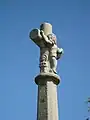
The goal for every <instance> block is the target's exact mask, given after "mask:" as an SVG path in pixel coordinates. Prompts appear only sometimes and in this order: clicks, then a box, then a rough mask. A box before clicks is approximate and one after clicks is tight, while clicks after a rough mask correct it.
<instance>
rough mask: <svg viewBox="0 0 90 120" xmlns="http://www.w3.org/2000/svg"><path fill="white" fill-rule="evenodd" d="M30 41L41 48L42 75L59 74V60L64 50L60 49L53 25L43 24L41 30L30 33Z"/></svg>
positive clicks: (40, 65)
mask: <svg viewBox="0 0 90 120" xmlns="http://www.w3.org/2000/svg"><path fill="white" fill-rule="evenodd" d="M30 39H31V40H32V41H33V42H34V43H35V44H36V45H38V46H39V47H40V64H39V67H40V73H48V72H51V73H54V74H57V71H56V68H57V60H58V59H59V58H60V57H61V55H62V54H63V49H62V48H58V46H57V38H56V35H55V34H53V33H52V25H51V24H49V23H43V24H41V25H40V30H39V29H33V30H32V31H31V32H30Z"/></svg>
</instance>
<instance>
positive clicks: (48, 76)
mask: <svg viewBox="0 0 90 120" xmlns="http://www.w3.org/2000/svg"><path fill="white" fill-rule="evenodd" d="M46 81H53V83H54V84H56V85H58V84H59V83H60V77H59V76H58V75H57V74H54V73H40V74H39V75H37V76H36V77H35V83H36V84H37V85H39V84H44V83H45V82H46Z"/></svg>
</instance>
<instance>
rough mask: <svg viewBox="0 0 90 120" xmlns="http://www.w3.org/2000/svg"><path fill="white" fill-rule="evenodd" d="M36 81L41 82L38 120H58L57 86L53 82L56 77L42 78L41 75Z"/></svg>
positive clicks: (39, 85)
mask: <svg viewBox="0 0 90 120" xmlns="http://www.w3.org/2000/svg"><path fill="white" fill-rule="evenodd" d="M50 77H51V78H50ZM36 79H38V80H37V81H38V82H39V84H38V101H37V104H38V105H37V108H38V109H37V120H58V101H57V85H56V84H55V82H53V81H54V79H55V77H54V76H49V77H48V76H46V77H43V78H42V77H41V75H40V77H37V78H36ZM51 79H52V80H51Z"/></svg>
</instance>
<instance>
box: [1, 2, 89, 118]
mask: <svg viewBox="0 0 90 120" xmlns="http://www.w3.org/2000/svg"><path fill="white" fill-rule="evenodd" d="M44 21H46V22H50V23H51V24H52V25H53V31H54V33H55V34H56V35H57V38H58V43H59V45H61V46H62V47H63V49H64V52H65V53H64V56H63V57H62V58H61V60H59V61H58V74H59V75H60V76H61V84H60V85H59V86H58V102H59V116H60V118H59V119H60V120H66V119H68V120H84V119H85V116H86V115H87V104H85V102H84V101H85V100H86V99H87V98H88V96H90V0H52V1H51V0H49V1H48V0H45V1H42V0H38V1H34V0H0V120H36V112H37V85H36V84H35V83H34V77H35V76H36V75H37V74H39V68H38V64H39V48H38V47H37V46H36V45H35V44H34V43H33V42H32V41H30V40H29V36H28V34H29V32H30V30H32V29H33V28H39V25H40V23H42V22H44Z"/></svg>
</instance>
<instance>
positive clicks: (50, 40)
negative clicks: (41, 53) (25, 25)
mask: <svg viewBox="0 0 90 120" xmlns="http://www.w3.org/2000/svg"><path fill="white" fill-rule="evenodd" d="M40 33H41V36H42V38H43V39H44V41H46V43H45V44H46V46H45V47H47V48H48V54H47V56H48V57H47V58H48V59H47V60H48V62H49V66H48V67H49V72H54V73H55V74H56V73H57V72H56V68H57V60H58V59H59V58H60V57H61V55H62V54H63V49H62V48H58V47H57V38H56V36H55V35H54V34H53V33H52V34H49V35H47V36H46V35H45V34H44V32H43V31H41V32H40Z"/></svg>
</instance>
